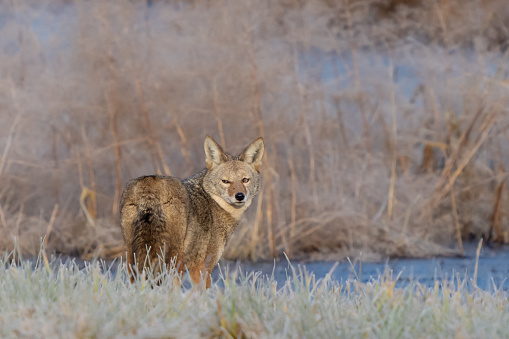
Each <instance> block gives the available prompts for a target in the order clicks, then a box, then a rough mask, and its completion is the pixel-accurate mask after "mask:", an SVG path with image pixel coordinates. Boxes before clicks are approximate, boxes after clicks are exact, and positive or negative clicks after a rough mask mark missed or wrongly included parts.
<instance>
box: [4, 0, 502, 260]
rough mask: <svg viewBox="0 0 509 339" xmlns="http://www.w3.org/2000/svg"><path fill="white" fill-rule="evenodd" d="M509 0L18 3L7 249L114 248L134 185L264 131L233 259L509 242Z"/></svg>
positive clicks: (12, 10)
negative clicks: (256, 177) (258, 181)
mask: <svg viewBox="0 0 509 339" xmlns="http://www.w3.org/2000/svg"><path fill="white" fill-rule="evenodd" d="M508 37H509V6H507V2H506V1H505V0H334V1H333V0H309V1H305V0H301V1H298V0H274V1H268V0H267V1H262V0H259V1H255V0H235V1H234V0H218V1H205V0H202V1H185V0H180V1H178V0H172V1H148V0H147V1H137V0H130V1H127V0H117V1H108V2H106V1H78V0H75V1H64V0H60V1H59V0H55V1H48V0H37V1H35V0H33V1H30V0H10V1H9V0H8V1H3V2H1V3H0V126H1V128H0V250H12V249H13V248H14V246H15V244H17V245H16V246H19V248H20V250H21V252H22V253H23V255H25V256H30V255H36V254H37V253H38V252H39V248H40V242H41V239H42V238H43V237H45V240H44V241H45V246H46V248H47V251H51V252H55V253H63V254H67V255H73V256H78V257H82V258H84V259H89V258H92V257H93V256H94V255H99V257H102V258H107V259H109V258H113V257H117V256H120V255H122V254H123V253H124V248H123V239H122V235H121V232H120V227H119V222H118V209H119V196H120V194H121V192H122V189H123V186H124V185H125V184H126V182H127V181H128V180H129V179H131V178H134V177H137V176H140V175H146V174H152V173H159V174H166V175H172V176H176V177H180V178H184V177H187V176H189V175H192V174H194V173H196V172H197V171H199V170H201V169H202V168H204V166H205V162H204V159H205V156H204V151H203V141H204V137H205V134H210V135H211V136H213V137H214V138H215V139H216V140H217V141H218V142H219V143H220V144H221V145H222V146H224V148H225V149H226V150H227V151H229V152H230V153H236V152H240V151H241V150H242V149H243V147H245V146H246V145H247V144H248V143H249V142H251V141H252V140H253V139H255V138H256V137H258V136H263V137H264V140H265V145H266V155H265V158H264V163H263V175H264V190H263V193H262V194H261V195H260V196H259V198H258V199H257V200H256V201H255V202H254V203H253V205H252V207H251V208H250V209H249V211H248V212H247V214H246V216H245V217H244V218H243V220H242V222H241V224H240V226H239V228H238V229H237V230H236V231H235V233H234V236H233V237H232V239H231V241H230V242H229V244H228V247H227V249H226V251H225V253H224V257H225V258H228V259H249V260H263V259H270V258H273V257H280V256H281V255H282V254H283V252H285V253H286V254H287V255H288V256H289V257H290V258H296V259H309V260H316V259H341V258H344V257H346V256H350V257H355V256H358V255H359V253H361V252H362V256H363V260H377V259H380V258H385V257H388V256H390V257H395V256H410V257H421V256H434V255H457V254H461V253H462V252H463V243H464V242H467V241H471V240H474V239H479V238H480V237H483V238H484V239H485V240H488V241H489V242H490V243H492V244H505V243H507V242H509V235H508V231H509V230H508V225H507V217H508V214H507V212H506V211H507V204H508V203H509V201H508V192H507V185H506V182H507V174H508V160H509V157H508V150H509V134H508V127H509V115H508V107H509V106H508V103H509V95H508V94H509V93H508V91H509V80H508V71H509V63H508V57H509V40H508Z"/></svg>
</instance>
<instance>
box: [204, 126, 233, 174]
mask: <svg viewBox="0 0 509 339" xmlns="http://www.w3.org/2000/svg"><path fill="white" fill-rule="evenodd" d="M204 146H205V162H206V163H207V169H209V170H210V169H212V168H214V167H216V166H217V165H219V164H221V163H223V162H225V161H226V160H227V159H226V155H225V154H224V151H223V149H222V148H221V146H219V145H218V144H217V142H215V141H214V139H212V137H210V136H209V135H207V136H206V137H205V145H204Z"/></svg>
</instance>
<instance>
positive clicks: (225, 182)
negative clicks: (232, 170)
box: [221, 179, 230, 184]
mask: <svg viewBox="0 0 509 339" xmlns="http://www.w3.org/2000/svg"><path fill="white" fill-rule="evenodd" d="M221 181H222V182H223V184H229V183H230V182H229V181H228V180H225V179H223V180H221Z"/></svg>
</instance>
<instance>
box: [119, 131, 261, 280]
mask: <svg viewBox="0 0 509 339" xmlns="http://www.w3.org/2000/svg"><path fill="white" fill-rule="evenodd" d="M263 152H264V145H263V139H262V138H258V139H256V140H255V141H253V142H252V143H251V144H250V145H249V146H247V147H246V149H245V150H244V151H243V152H242V153H241V154H240V155H238V156H232V155H230V154H228V153H225V152H224V151H223V149H222V148H221V146H219V145H218V144H217V143H216V142H215V141H214V139H212V138H211V137H210V136H208V135H207V137H206V138H205V162H206V164H207V168H206V169H204V170H203V171H201V172H200V173H198V174H196V175H194V176H192V177H190V178H187V179H185V180H180V179H177V178H173V177H168V176H161V175H150V176H143V177H140V178H137V179H133V180H131V181H129V183H128V184H127V186H126V188H125V190H124V192H123V194H122V198H121V201H120V223H121V226H122V233H123V234H124V240H125V243H126V246H127V264H128V267H129V272H130V274H131V281H133V280H134V274H135V273H136V271H137V270H136V269H134V265H135V262H136V263H137V264H138V265H139V266H138V269H139V270H140V271H141V269H142V267H143V264H144V263H146V262H151V263H152V264H154V265H156V266H158V265H159V264H160V263H159V257H161V250H162V249H164V251H165V253H164V258H165V261H166V263H165V264H166V265H169V263H170V260H171V259H173V258H176V263H177V265H178V269H179V271H180V272H182V271H183V270H186V269H187V270H189V273H190V276H191V278H192V280H193V281H194V282H196V283H198V282H200V273H203V274H206V277H205V279H206V285H207V288H208V287H209V285H210V276H209V274H210V273H211V272H212V270H213V269H214V266H215V265H216V264H217V262H218V261H219V259H220V257H221V254H222V253H223V250H224V247H225V245H226V242H227V241H228V239H229V238H230V236H231V234H232V232H233V230H234V229H235V227H236V226H237V224H238V222H239V220H240V218H241V216H242V214H243V213H244V211H245V210H246V209H247V208H248V207H249V205H251V202H252V201H253V198H254V197H255V196H256V195H257V194H258V192H259V191H260V186H261V176H260V167H261V162H262V157H263ZM147 249H150V250H149V251H148V253H149V255H148V258H147ZM158 254H159V256H158Z"/></svg>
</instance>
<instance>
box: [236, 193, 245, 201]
mask: <svg viewBox="0 0 509 339" xmlns="http://www.w3.org/2000/svg"><path fill="white" fill-rule="evenodd" d="M244 198H245V195H244V193H237V194H235V199H237V200H238V201H242V200H244Z"/></svg>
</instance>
